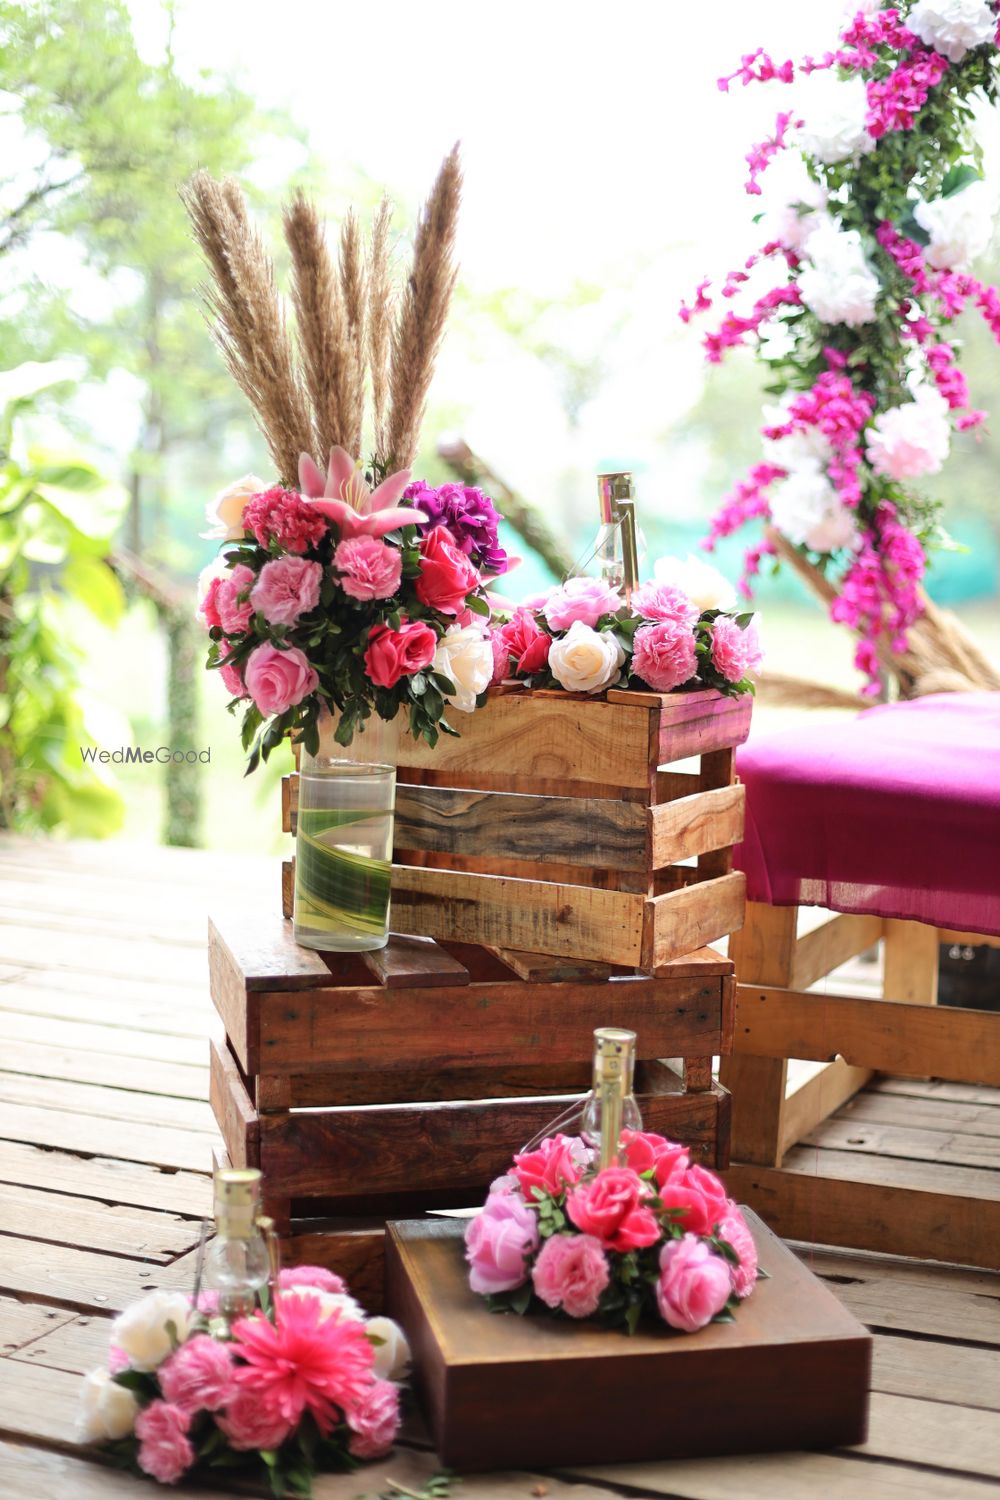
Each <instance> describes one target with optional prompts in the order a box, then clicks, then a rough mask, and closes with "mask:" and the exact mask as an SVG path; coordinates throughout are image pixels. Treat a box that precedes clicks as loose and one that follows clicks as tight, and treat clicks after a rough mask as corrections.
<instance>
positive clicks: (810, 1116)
mask: <svg viewBox="0 0 1000 1500" xmlns="http://www.w3.org/2000/svg"><path fill="white" fill-rule="evenodd" d="M740 1062H741V1063H744V1064H747V1065H752V1064H755V1063H756V1064H758V1065H760V1064H763V1063H766V1062H767V1059H766V1058H752V1057H744V1058H740ZM871 1077H872V1072H871V1069H870V1068H852V1067H851V1066H850V1064H849V1063H845V1062H844V1059H843V1058H842V1057H838V1058H837V1060H836V1062H832V1063H827V1064H826V1066H825V1067H823V1068H822V1069H821V1070H820V1072H818V1073H815V1074H813V1076H812V1077H811V1078H810V1079H808V1081H807V1082H806V1083H803V1084H800V1085H799V1087H798V1088H796V1089H794V1090H793V1091H792V1092H791V1093H786V1096H785V1106H784V1109H783V1110H782V1112H781V1125H780V1129H779V1133H778V1160H779V1161H780V1159H781V1157H782V1156H784V1154H785V1152H786V1151H787V1150H788V1149H789V1147H790V1146H794V1145H795V1144H796V1142H797V1141H801V1140H802V1139H803V1137H804V1136H806V1135H808V1134H809V1132H810V1131H811V1130H813V1129H814V1128H815V1127H816V1126H817V1125H818V1124H819V1123H820V1122H821V1121H822V1120H825V1119H827V1117H828V1116H829V1115H832V1114H833V1112H834V1110H836V1109H840V1107H841V1105H843V1104H844V1103H846V1101H847V1100H848V1099H851V1098H852V1097H853V1096H854V1095H855V1094H857V1092H858V1090H859V1089H861V1088H864V1086H865V1084H866V1083H867V1082H868V1081H869V1079H870V1078H871ZM749 1159H751V1160H752V1158H749Z"/></svg>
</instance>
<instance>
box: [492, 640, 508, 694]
mask: <svg viewBox="0 0 1000 1500" xmlns="http://www.w3.org/2000/svg"><path fill="white" fill-rule="evenodd" d="M490 645H491V646H492V647H493V676H492V677H491V678H490V687H495V686H496V684H497V683H498V682H503V680H504V678H505V677H509V676H510V656H509V655H508V652H507V647H506V646H505V645H504V643H503V640H502V638H501V635H500V632H499V630H493V631H491V632H490Z"/></svg>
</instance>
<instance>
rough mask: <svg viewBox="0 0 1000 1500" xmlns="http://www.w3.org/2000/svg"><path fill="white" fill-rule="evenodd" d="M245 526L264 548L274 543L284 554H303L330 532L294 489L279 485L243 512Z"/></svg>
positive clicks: (324, 521) (322, 517) (252, 502)
mask: <svg viewBox="0 0 1000 1500" xmlns="http://www.w3.org/2000/svg"><path fill="white" fill-rule="evenodd" d="M243 527H244V530H245V531H252V532H253V534H254V536H255V537H256V538H257V542H258V544H259V545H260V546H261V547H265V548H266V547H270V545H271V543H272V542H276V543H277V545H278V546H279V547H280V548H281V549H282V550H283V551H285V552H297V553H300V554H301V553H303V552H305V551H306V549H307V548H309V547H316V546H318V544H319V543H320V542H321V541H322V540H323V538H324V537H325V536H326V533H327V530H328V528H327V523H326V518H325V517H324V516H322V515H320V514H319V513H318V511H317V510H315V509H314V508H313V506H311V505H309V504H307V502H306V501H305V500H303V498H302V496H301V495H297V494H296V493H295V491H294V490H283V489H281V488H280V486H275V488H274V489H270V490H264V491H263V492H262V493H261V494H259V495H254V496H253V497H252V499H250V500H249V501H248V502H247V504H246V506H245V507H244V510H243Z"/></svg>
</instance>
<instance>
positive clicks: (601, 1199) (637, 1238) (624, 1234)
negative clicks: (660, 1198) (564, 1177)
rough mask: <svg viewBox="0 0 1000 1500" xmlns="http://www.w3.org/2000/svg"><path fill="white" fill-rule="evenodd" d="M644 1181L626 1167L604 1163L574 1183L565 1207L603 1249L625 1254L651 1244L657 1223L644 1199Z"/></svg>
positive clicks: (654, 1236) (577, 1224)
mask: <svg viewBox="0 0 1000 1500" xmlns="http://www.w3.org/2000/svg"><path fill="white" fill-rule="evenodd" d="M645 1198H646V1184H645V1183H644V1182H643V1181H642V1180H641V1178H640V1177H639V1176H638V1174H637V1173H635V1172H633V1171H632V1170H631V1168H629V1167H605V1169H604V1171H603V1172H598V1174H597V1176H596V1177H592V1178H591V1179H590V1181H589V1182H581V1183H578V1184H577V1186H576V1187H575V1188H573V1190H572V1192H571V1193H570V1194H569V1196H568V1198H567V1199H566V1211H567V1213H568V1214H569V1217H570V1218H571V1220H572V1221H573V1223H574V1224H575V1225H576V1227H577V1229H579V1230H580V1231H581V1232H582V1233H583V1234H592V1235H594V1236H595V1238H597V1239H598V1240H600V1242H601V1244H602V1245H603V1246H604V1247H605V1249H607V1250H617V1251H618V1252H619V1253H620V1254H622V1255H626V1254H627V1253H628V1251H630V1250H641V1249H642V1248H643V1247H644V1246H646V1245H655V1244H656V1241H657V1240H658V1239H659V1238H660V1226H659V1224H658V1223H657V1221H656V1216H655V1214H654V1213H653V1212H652V1210H651V1209H650V1208H648V1207H647V1205H646V1202H645Z"/></svg>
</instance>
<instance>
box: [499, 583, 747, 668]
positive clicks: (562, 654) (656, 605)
mask: <svg viewBox="0 0 1000 1500" xmlns="http://www.w3.org/2000/svg"><path fill="white" fill-rule="evenodd" d="M735 597H736V596H735V593H734V591H733V589H732V588H731V586H730V585H729V584H728V583H727V581H726V580H725V579H724V578H723V577H722V575H721V574H720V573H719V572H718V571H717V570H716V569H715V568H711V567H708V566H707V565H706V564H704V563H701V562H699V561H698V560H697V559H694V558H689V559H688V560H687V562H686V563H684V562H682V561H681V560H680V559H679V558H660V559H659V561H658V562H657V563H656V565H655V576H654V579H653V580H652V581H651V582H648V583H644V584H642V585H641V586H640V587H639V588H637V589H633V591H632V595H631V598H630V600H629V601H628V602H626V600H625V599H624V598H623V597H622V594H621V593H620V592H619V590H618V589H615V588H612V587H611V586H610V584H608V583H606V582H605V581H604V580H602V579H599V578H569V579H567V580H566V581H565V583H561V584H559V585H558V586H557V587H555V588H553V589H549V590H548V591H547V592H546V593H545V594H541V595H538V596H536V597H535V598H534V599H531V600H528V601H527V602H526V603H525V604H522V605H520V606H519V607H517V608H516V609H514V610H513V611H508V612H506V613H504V614H498V615H497V616H496V619H495V623H494V627H493V631H492V649H493V652H494V656H495V660H494V664H493V681H494V683H499V682H519V683H526V684H529V685H530V686H532V687H560V688H565V689H566V690H567V691H568V692H574V693H589V694H591V695H593V694H595V693H601V692H604V691H605V689H607V688H610V687H616V686H623V687H624V686H634V687H636V688H640V689H642V688H648V689H651V690H652V691H653V692H657V693H669V692H672V691H673V689H674V688H683V687H687V688H695V687H699V686H701V687H710V688H717V689H718V690H719V691H720V692H722V693H726V694H729V695H731V696H734V695H738V694H740V693H746V692H751V693H752V692H753V684H752V682H751V677H752V675H753V674H754V673H755V672H756V671H757V670H758V669H759V667H760V663H761V650H760V641H759V636H758V629H757V618H756V616H755V615H753V614H746V613H734V612H732V611H731V610H730V608H729V606H730V605H732V604H733V603H734V601H735Z"/></svg>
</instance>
